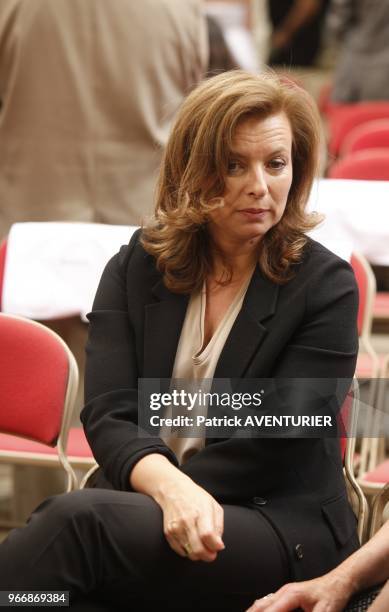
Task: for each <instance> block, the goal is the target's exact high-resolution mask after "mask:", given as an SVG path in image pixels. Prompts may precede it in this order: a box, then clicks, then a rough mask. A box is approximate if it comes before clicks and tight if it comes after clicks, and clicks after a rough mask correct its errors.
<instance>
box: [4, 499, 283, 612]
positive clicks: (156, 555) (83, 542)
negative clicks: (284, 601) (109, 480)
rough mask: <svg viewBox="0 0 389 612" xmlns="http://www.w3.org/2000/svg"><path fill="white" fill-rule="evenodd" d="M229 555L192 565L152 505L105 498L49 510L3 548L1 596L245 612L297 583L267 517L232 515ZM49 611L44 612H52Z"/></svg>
mask: <svg viewBox="0 0 389 612" xmlns="http://www.w3.org/2000/svg"><path fill="white" fill-rule="evenodd" d="M224 513H225V529H224V536H223V540H224V543H225V545H226V548H225V550H224V551H222V552H220V553H219V554H218V557H217V559H216V561H214V562H212V563H205V562H202V561H197V562H194V561H190V560H189V559H185V558H182V557H180V556H179V555H177V554H176V553H175V552H174V551H173V550H172V549H171V548H170V546H169V545H168V543H167V541H166V539H165V537H164V535H163V527H162V512H161V509H160V507H159V506H158V505H157V504H156V503H155V502H154V501H153V500H152V499H151V498H150V497H148V496H146V495H141V494H139V493H126V492H121V491H109V490H104V489H85V490H83V491H75V492H73V493H68V494H64V495H59V496H56V497H51V498H49V499H48V500H46V501H44V502H43V503H42V504H41V505H40V506H39V507H38V508H37V509H36V510H35V512H34V513H33V514H32V516H31V517H30V519H29V521H28V523H27V525H26V526H25V527H22V528H20V529H15V530H13V531H12V532H11V533H10V534H9V536H8V538H7V539H6V540H5V541H4V542H3V543H2V544H1V545H0V590H68V591H70V601H71V609H72V610H85V611H86V610H90V611H91V612H92V611H93V612H98V611H99V610H126V611H127V612H141V611H142V612H143V611H145V612H146V611H151V610H156V609H158V610H162V611H163V612H165V611H177V612H178V611H180V612H186V611H188V612H191V611H193V612H194V611H195V610H197V611H198V610H201V611H202V612H204V611H206V610H207V611H208V610H209V611H211V610H212V611H213V612H215V611H217V610H221V611H222V610H223V612H241V611H243V610H245V609H246V608H247V607H248V606H249V605H250V604H251V603H252V602H253V600H254V599H255V598H257V597H261V596H263V595H265V594H266V593H269V592H272V591H275V590H277V589H278V588H279V587H280V586H281V585H282V584H283V583H285V582H287V581H288V580H289V579H290V575H289V569H288V564H287V560H286V554H285V551H284V550H283V547H282V544H281V542H280V540H279V538H278V537H277V535H276V533H275V532H274V530H273V528H272V527H271V526H270V525H269V523H268V522H267V521H266V519H264V518H263V516H262V515H261V514H260V512H259V510H258V509H255V508H254V507H253V508H250V507H241V506H232V505H226V506H224ZM42 609H43V608H42Z"/></svg>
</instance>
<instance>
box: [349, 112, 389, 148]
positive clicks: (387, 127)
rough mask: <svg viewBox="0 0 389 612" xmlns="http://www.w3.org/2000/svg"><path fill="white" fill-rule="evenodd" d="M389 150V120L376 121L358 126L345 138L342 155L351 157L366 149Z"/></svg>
mask: <svg viewBox="0 0 389 612" xmlns="http://www.w3.org/2000/svg"><path fill="white" fill-rule="evenodd" d="M380 148H389V119H375V120H374V121H367V122H366V123H362V124H361V125H357V126H356V127H355V128H354V129H352V130H351V131H350V133H349V134H348V135H347V136H346V137H345V139H344V141H343V143H342V145H341V148H340V155H341V156H342V157H343V156H344V155H349V154H350V153H354V152H355V151H362V150H364V149H380Z"/></svg>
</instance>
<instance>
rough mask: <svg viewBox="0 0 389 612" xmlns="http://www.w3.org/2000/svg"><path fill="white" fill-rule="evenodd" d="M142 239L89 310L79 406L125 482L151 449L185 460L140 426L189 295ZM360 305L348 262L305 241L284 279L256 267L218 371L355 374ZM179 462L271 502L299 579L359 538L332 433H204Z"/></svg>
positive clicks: (249, 501) (200, 479)
mask: <svg viewBox="0 0 389 612" xmlns="http://www.w3.org/2000/svg"><path fill="white" fill-rule="evenodd" d="M138 238H139V231H138V232H136V233H135V234H134V236H133V237H132V239H131V241H130V244H129V246H126V247H122V249H121V250H120V252H119V253H118V254H117V255H115V256H114V257H113V258H112V259H111V260H110V262H109V263H108V265H107V267H106V269H105V271H104V273H103V276H102V279H101V281H100V285H99V288H98V291H97V295H96V298H95V302H94V305H93V311H92V312H91V313H90V314H89V320H90V330H89V339H88V343H87V349H86V350H87V364H86V379H85V394H86V405H85V407H84V409H83V411H82V415H81V419H82V422H83V424H84V426H85V431H86V435H87V438H88V440H89V443H90V445H91V447H92V449H93V452H94V455H95V457H96V460H97V461H98V463H99V465H100V466H101V468H102V470H103V471H104V476H105V478H106V479H107V480H108V481H109V482H110V483H111V484H112V486H113V487H114V488H115V489H120V490H128V491H129V490H131V487H130V484H129V475H130V472H131V469H132V467H133V466H134V464H135V463H136V462H137V461H138V460H139V459H141V458H142V457H143V456H145V455H147V454H149V453H154V452H158V453H161V454H163V455H165V456H167V457H168V458H169V459H170V460H171V461H172V462H173V463H175V464H176V465H177V460H176V457H175V455H174V454H173V453H172V451H171V450H170V449H169V448H168V447H167V446H166V445H165V444H164V442H163V441H162V440H161V439H160V438H153V437H150V436H149V437H147V436H146V435H144V436H143V437H141V436H142V434H141V436H139V432H138V427H137V409H138V404H137V382H138V381H137V379H138V378H141V377H154V378H169V377H170V376H171V373H172V369H173V364H174V359H175V354H176V349H177V344H178V340H179V337H180V332H181V328H182V324H183V321H184V318H185V312H186V307H187V304H188V296H183V295H178V294H173V293H172V292H170V291H168V290H167V289H166V287H165V286H164V284H163V281H162V277H161V274H160V273H159V272H158V271H157V270H156V267H155V260H154V259H153V257H151V256H150V255H149V254H147V253H146V252H145V251H144V249H143V248H142V246H141V245H140V244H139V240H138ZM357 304H358V299H357V287H356V283H355V279H354V275H353V272H352V269H351V268H350V266H349V265H348V264H347V263H346V262H345V261H343V260H341V259H340V258H338V257H337V256H335V255H334V254H333V253H331V252H330V251H328V250H327V249H326V248H325V247H323V246H322V245H320V244H319V243H317V242H315V241H313V240H309V241H308V244H307V246H306V248H305V250H304V257H303V259H302V261H301V263H299V264H298V265H296V266H295V276H294V278H293V279H292V280H290V281H289V282H288V283H286V284H285V285H276V284H274V283H273V282H271V281H269V280H268V279H267V278H265V277H264V276H263V275H262V273H261V271H260V269H259V267H257V269H256V270H255V272H254V274H253V277H252V280H251V282H250V285H249V288H248V290H247V293H246V296H245V299H244V303H243V306H242V309H241V311H240V313H239V315H238V317H237V319H236V321H235V323H234V325H233V328H232V330H231V332H230V335H229V337H228V339H227V341H226V344H225V346H224V348H223V350H222V353H221V355H220V359H219V362H218V364H217V368H216V372H215V377H220V378H223V377H225V378H227V377H232V378H239V377H246V378H265V377H269V378H270V377H285V378H289V377H290V378H293V377H296V378H299V377H304V378H316V377H317V378H320V377H323V378H326V377H328V378H330V379H331V378H333V379H336V378H347V379H350V381H351V378H352V376H353V374H354V369H355V363H356V357H357V351H358V337H357V329H356V317H357ZM181 469H182V471H183V472H185V473H186V474H188V475H189V476H190V477H191V478H192V479H193V480H194V481H195V482H196V483H198V484H199V485H201V486H202V487H204V488H205V489H206V490H207V491H209V493H211V494H212V495H213V496H214V497H215V498H216V499H217V500H218V501H219V502H221V503H230V504H242V505H251V506H253V507H256V508H257V509H258V511H259V512H261V513H263V515H264V516H266V517H267V519H268V520H269V521H270V522H271V524H272V525H273V527H274V529H275V530H276V531H277V533H278V534H279V536H280V538H281V541H282V543H283V545H284V547H285V550H286V552H287V555H288V558H289V562H290V567H291V572H292V576H293V577H294V578H296V579H307V578H310V577H313V576H317V575H319V574H321V573H323V572H325V571H327V570H328V569H330V568H332V567H334V566H335V565H336V564H337V563H339V562H340V561H341V560H342V559H343V558H345V557H346V556H348V555H349V554H350V553H351V552H352V551H353V550H355V548H356V547H357V546H358V540H357V536H356V531H355V525H356V521H355V517H354V515H353V513H352V510H351V508H350V506H349V504H348V501H347V497H346V493H345V485H344V478H343V473H342V463H341V457H340V450H339V440H338V439H336V438H298V439H262V438H253V439H238V438H230V439H227V440H226V439H223V440H217V439H213V440H207V441H206V447H205V448H204V449H203V450H202V451H200V452H199V453H197V454H196V455H195V456H193V457H192V458H191V459H190V460H189V461H188V462H187V463H185V464H184V465H183V466H182V467H181Z"/></svg>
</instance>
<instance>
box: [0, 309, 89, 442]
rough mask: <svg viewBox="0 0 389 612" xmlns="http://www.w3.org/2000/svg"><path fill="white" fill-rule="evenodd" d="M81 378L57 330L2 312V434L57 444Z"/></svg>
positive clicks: (0, 320) (0, 412)
mask: <svg viewBox="0 0 389 612" xmlns="http://www.w3.org/2000/svg"><path fill="white" fill-rule="evenodd" d="M77 377H78V373H77V366H76V364H75V360H74V357H73V355H72V354H71V352H70V350H69V349H68V347H67V346H66V344H65V343H64V342H63V340H62V339H61V338H60V337H59V336H58V335H57V334H56V333H55V332H53V331H52V330H50V329H48V328H47V327H45V326H43V325H41V324H40V323H37V322H35V321H31V320H29V319H24V318H21V317H16V316H13V315H8V314H4V313H0V407H1V409H0V431H2V432H4V433H9V434H13V435H18V436H23V437H26V438H30V439H32V440H35V441H36V442H41V443H43V444H47V445H49V446H55V445H56V443H57V441H58V438H59V436H60V434H61V433H63V431H62V430H63V427H64V426H65V427H66V426H68V425H69V422H68V421H69V418H70V415H69V414H68V412H69V410H70V409H71V407H72V406H71V401H72V400H74V394H75V390H76V386H77Z"/></svg>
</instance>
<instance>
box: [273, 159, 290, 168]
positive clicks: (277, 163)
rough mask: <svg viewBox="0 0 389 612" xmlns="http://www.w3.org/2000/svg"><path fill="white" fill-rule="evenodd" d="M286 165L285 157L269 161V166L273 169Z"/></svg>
mask: <svg viewBox="0 0 389 612" xmlns="http://www.w3.org/2000/svg"><path fill="white" fill-rule="evenodd" d="M285 166H286V161H285V160H284V159H272V160H271V161H270V162H269V167H270V168H272V169H273V170H281V169H282V168H284V167H285Z"/></svg>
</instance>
